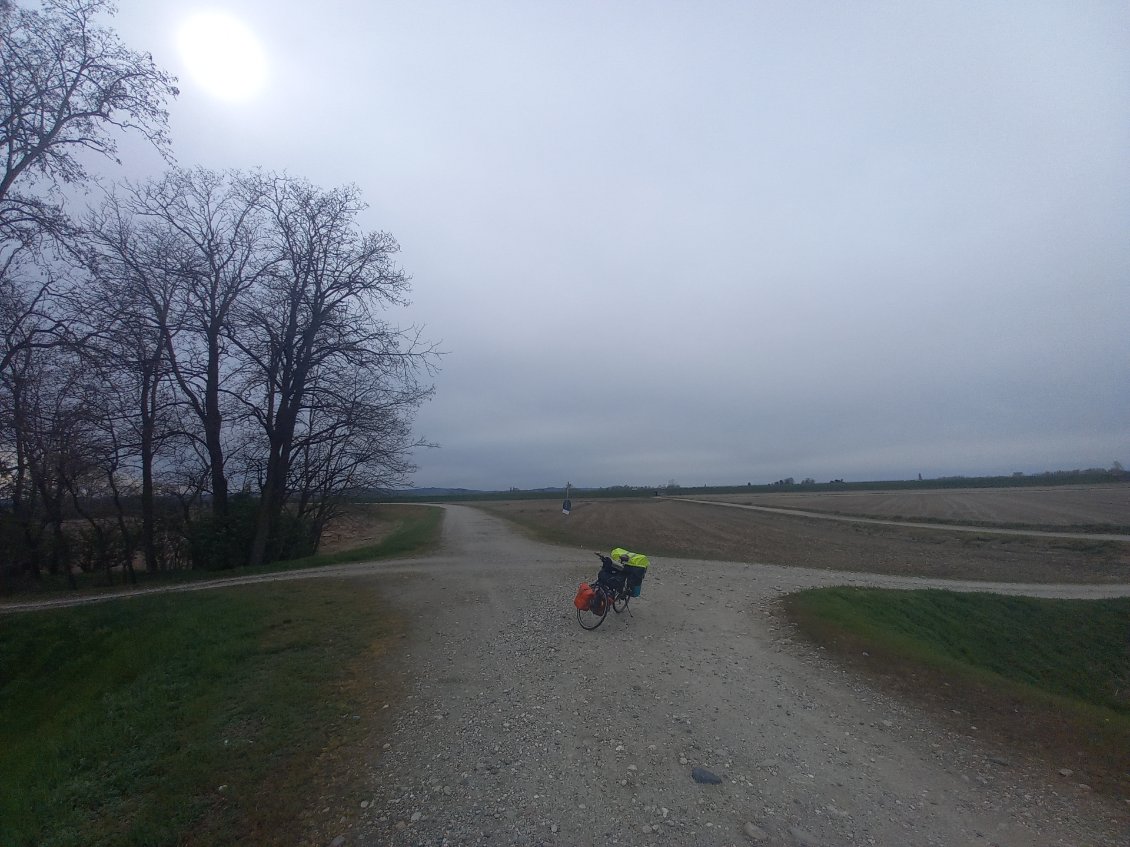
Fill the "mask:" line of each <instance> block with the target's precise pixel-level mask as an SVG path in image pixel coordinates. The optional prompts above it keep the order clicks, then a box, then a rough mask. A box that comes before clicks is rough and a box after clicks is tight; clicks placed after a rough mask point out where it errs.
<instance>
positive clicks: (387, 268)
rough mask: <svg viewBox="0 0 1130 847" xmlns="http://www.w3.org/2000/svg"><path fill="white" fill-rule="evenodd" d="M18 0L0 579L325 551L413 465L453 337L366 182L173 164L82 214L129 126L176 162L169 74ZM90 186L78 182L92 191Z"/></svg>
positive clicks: (3, 252)
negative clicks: (423, 299) (365, 193)
mask: <svg viewBox="0 0 1130 847" xmlns="http://www.w3.org/2000/svg"><path fill="white" fill-rule="evenodd" d="M112 11H113V9H112V7H111V6H110V5H109V4H108V3H107V2H105V0H44V2H43V3H42V4H40V6H39V7H38V8H36V9H29V8H24V7H21V6H19V5H16V4H15V3H13V2H10V0H0V150H2V152H3V154H4V163H3V171H2V173H0V497H2V499H0V576H6V577H12V576H16V575H22V576H25V577H37V576H39V575H40V574H41V573H42V572H43V570H47V571H49V572H52V573H66V574H67V575H68V577H71V579H72V583H73V577H72V576H71V575H72V573H73V569H74V568H81V569H83V570H95V569H105V571H106V573H107V575H109V574H110V573H111V568H112V567H114V566H119V565H120V566H124V567H125V569H126V571H127V572H128V573H130V574H131V575H132V573H133V571H132V567H133V563H134V561H135V559H140V560H141V561H143V562H144V565H145V567H146V568H148V569H150V570H160V569H165V568H176V567H186V566H192V567H233V566H237V565H241V564H245V563H260V562H264V561H270V560H274V559H280V558H290V557H293V556H298V555H303V554H306V553H309V552H312V551H313V550H315V549H316V548H317V545H318V543H319V540H320V538H321V534H322V531H323V529H324V527H325V526H326V523H327V522H328V521H329V520H330V519H331V517H332V516H333V514H334V510H335V508H336V507H337V505H338V504H339V503H340V501H341V498H342V497H343V496H344V495H345V494H347V493H348V492H350V491H351V490H355V489H363V488H373V487H388V486H392V485H397V484H403V483H404V482H405V481H406V479H407V476H408V474H409V473H410V471H411V470H412V469H413V468H412V466H411V464H410V451H411V449H412V448H413V447H415V446H418V445H419V442H418V441H416V440H414V438H413V436H412V433H411V423H412V420H413V417H414V414H415V411H416V409H417V408H418V406H419V404H420V403H421V402H423V400H424V399H425V398H426V397H427V396H429V394H430V391H431V388H430V386H428V385H426V384H424V383H423V382H422V381H421V378H422V377H423V376H426V375H429V374H430V373H431V369H432V366H433V364H434V356H435V353H434V350H433V349H432V348H430V347H429V346H428V345H426V344H425V343H424V342H422V340H421V339H420V337H419V334H418V332H417V331H414V330H413V331H407V332H406V331H401V330H398V329H397V328H395V327H393V326H392V325H390V324H389V323H388V322H387V321H386V320H385V319H384V318H383V317H382V315H383V312H384V310H385V309H386V308H388V307H390V306H395V305H401V304H403V303H404V302H405V297H406V295H407V292H408V288H409V280H408V277H407V276H406V275H405V274H404V273H403V272H402V271H401V270H400V269H399V268H398V267H397V266H396V264H395V263H394V261H393V256H394V255H395V254H396V252H397V251H398V245H397V243H396V241H395V240H394V239H393V238H392V236H390V235H388V234H387V233H383V232H366V231H364V230H363V229H362V228H361V227H360V225H359V223H358V216H359V214H360V213H361V211H362V210H363V209H364V204H363V203H362V201H361V198H360V196H359V192H358V190H357V189H356V188H355V187H344V188H337V189H332V190H324V189H321V188H318V187H317V186H314V185H311V184H310V183H308V182H306V181H305V180H302V179H299V178H295V177H292V176H287V175H279V174H272V173H263V172H251V173H247V172H236V171H229V172H215V171H208V170H203V169H186V168H175V167H174V168H171V169H170V170H169V171H168V172H167V173H166V174H164V175H163V176H161V177H159V178H155V179H150V180H147V181H143V182H122V183H120V184H118V185H116V186H114V187H113V188H111V189H110V190H108V191H106V192H105V193H104V195H103V196H102V198H101V200H100V201H97V202H95V203H94V204H93V205H92V206H90V207H88V208H85V209H81V210H76V209H74V208H71V207H70V206H69V205H68V203H67V202H66V200H65V198H66V196H67V189H68V187H72V186H79V185H83V184H86V183H88V182H89V181H90V179H91V174H90V173H88V170H87V168H88V167H89V163H90V162H93V161H97V159H98V157H103V158H108V159H111V160H115V161H116V160H117V139H118V137H119V136H120V134H121V133H122V132H134V133H138V134H140V135H141V136H143V137H144V138H146V139H147V140H148V141H149V142H150V143H152V144H153V145H154V146H155V147H156V148H157V149H158V150H159V151H161V152H162V154H164V155H165V156H166V158H169V156H170V142H169V138H168V134H167V110H166V104H167V102H168V101H169V99H170V98H172V97H174V96H175V95H176V94H177V89H176V88H175V86H174V79H173V78H172V77H170V76H169V75H168V74H166V73H165V72H163V71H161V70H160V69H158V68H157V67H156V66H155V65H154V63H153V60H152V58H151V57H150V56H148V55H147V54H141V53H137V52H134V51H131V50H129V49H127V48H126V47H125V46H124V45H122V44H121V42H120V41H119V39H118V37H117V36H116V34H115V33H114V32H113V31H112V30H110V29H107V28H105V27H102V26H99V25H98V24H97V22H96V18H97V17H98V16H100V15H102V14H105V13H111V12H112ZM72 193H73V192H72Z"/></svg>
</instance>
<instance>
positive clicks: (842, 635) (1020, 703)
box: [784, 588, 1130, 798]
mask: <svg viewBox="0 0 1130 847" xmlns="http://www.w3.org/2000/svg"><path fill="white" fill-rule="evenodd" d="M784 603H785V608H786V610H787V612H788V613H789V615H790V617H791V618H792V619H793V621H794V622H795V623H796V624H797V625H798V627H799V629H800V630H801V632H802V633H804V634H805V635H806V636H808V637H809V638H811V639H812V640H814V641H816V642H817V643H819V644H821V645H823V646H825V647H827V648H828V649H830V650H832V651H833V652H835V653H837V654H838V655H839V656H840V657H842V658H844V659H846V660H847V661H848V662H849V663H851V664H852V665H853V666H855V667H858V668H861V669H863V670H865V671H866V672H868V673H870V674H873V675H875V676H876V677H878V678H880V679H881V680H882V682H883V683H884V684H885V685H886V686H887V687H891V688H894V689H895V690H897V691H898V692H899V693H901V694H904V695H907V696H910V697H913V698H914V699H916V700H919V701H920V702H926V703H927V704H928V705H932V706H937V707H938V714H939V715H942V716H944V717H945V719H946V720H947V721H948V722H950V723H954V724H959V725H960V726H959V727H958V728H959V729H960V730H961V731H963V732H969V731H971V727H974V726H975V727H978V730H977V732H978V734H979V735H980V736H981V737H983V738H989V739H992V740H995V741H999V742H1003V743H1005V744H1007V745H1008V746H1011V747H1013V748H1018V749H1021V750H1023V751H1024V752H1026V753H1028V754H1032V755H1039V756H1040V757H1042V758H1044V759H1046V760H1047V761H1048V763H1049V764H1052V765H1054V767H1055V769H1056V770H1059V769H1062V768H1064V767H1065V763H1068V764H1066V767H1067V768H1069V769H1071V770H1072V771H1073V774H1072V782H1075V783H1078V782H1085V783H1086V784H1088V785H1090V786H1091V787H1092V788H1095V789H1097V790H1100V791H1102V792H1104V793H1108V794H1111V795H1113V796H1118V797H1122V798H1127V797H1130V641H1128V634H1130V598H1119V599H1111V600H1046V599H1038V598H1028V597H1005V596H1001V595H993V594H966V593H958V592H950V591H934V590H931V591H893V590H882V589H862V588H823V589H812V590H809V591H802V592H799V593H797V594H793V595H790V596H788V597H786V598H785V600H784Z"/></svg>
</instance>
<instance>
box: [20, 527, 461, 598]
mask: <svg viewBox="0 0 1130 847" xmlns="http://www.w3.org/2000/svg"><path fill="white" fill-rule="evenodd" d="M379 509H380V517H379V518H377V519H378V520H381V521H385V522H388V523H389V524H390V528H389V531H388V533H387V534H386V535H385V536H384V538H382V540H381V541H379V542H378V543H376V544H369V545H366V546H363V547H355V548H350V549H348V550H340V551H338V552H335V553H319V554H317V555H314V556H306V557H304V558H302V559H290V560H288V561H282V562H270V563H269V564H266V565H260V566H259V567H255V568H247V567H244V568H234V569H231V570H206V569H187V568H186V569H181V570H171V571H159V572H157V573H147V572H146V571H143V570H139V571H137V584H136V585H133V584H130V583H129V582H128V581H127V580H126V578H125V575H124V574H121V573H119V574H118V575H117V576H116V577H115V580H116V582H115V583H114V584H113V585H108V584H107V582H106V575H105V574H104V573H103V572H101V571H97V572H92V573H79V572H76V573H75V580H76V582H77V584H78V588H77V589H74V588H71V587H70V585H69V584H68V583H67V579H66V577H65V576H64V575H62V574H55V575H51V574H44V575H43V577H42V579H41V580H40V581H39V582H38V583H35V584H33V585H27V584H20V585H18V586H11V585H8V586H5V585H4V584H3V582H2V581H0V597H6V598H8V599H11V600H24V599H29V600H30V599H35V598H36V596H37V595H44V594H60V595H64V594H65V595H67V596H75V595H85V594H106V593H114V592H120V591H128V590H130V589H133V588H154V587H159V586H161V585H173V584H180V583H185V582H201V581H206V580H212V579H223V578H225V577H234V576H256V575H258V574H264V573H278V572H281V571H291V570H299V569H302V568H316V567H323V566H325V565H341V564H347V563H350V562H366V561H372V560H376V559H388V558H393V557H396V556H403V555H408V554H416V553H421V552H425V551H426V550H428V549H430V548H431V547H432V546H434V544H435V543H436V542H437V541H438V539H439V535H440V528H441V526H442V523H443V510H442V509H440V508H438V507H435V506H422V505H421V506H416V505H411V506H405V505H382V506H380V507H379ZM5 588H6V589H7V590H4V589H5Z"/></svg>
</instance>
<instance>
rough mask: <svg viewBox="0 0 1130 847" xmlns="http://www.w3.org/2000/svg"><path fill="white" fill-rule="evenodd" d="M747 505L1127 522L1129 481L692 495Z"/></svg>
mask: <svg viewBox="0 0 1130 847" xmlns="http://www.w3.org/2000/svg"><path fill="white" fill-rule="evenodd" d="M696 499H700V500H719V501H722V502H726V503H741V504H743V505H748V506H772V507H774V508H780V509H801V510H804V511H811V512H828V513H830V514H837V515H856V516H859V517H869V518H888V519H891V520H914V521H923V520H925V521H931V520H934V521H945V522H952V523H967V524H975V525H985V526H1006V527H1007V526H1022V527H1032V528H1047V529H1056V528H1058V529H1072V528H1096V529H1097V528H1103V529H1107V530H1110V531H1117V530H1123V531H1125V528H1126V527H1127V526H1128V525H1130V485H1126V484H1121V485H1119V484H1112V485H1078V486H1074V485H1073V486H1050V487H1047V488H962V489H947V490H934V491H843V492H817V493H809V492H796V493H792V492H781V493H779V494H778V493H774V494H712V495H706V496H703V497H696Z"/></svg>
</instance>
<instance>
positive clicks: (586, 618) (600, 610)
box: [577, 593, 612, 629]
mask: <svg viewBox="0 0 1130 847" xmlns="http://www.w3.org/2000/svg"><path fill="white" fill-rule="evenodd" d="M597 598H598V599H597V601H596V602H595V603H594V606H590V607H589V608H587V609H577V623H579V624H580V625H581V628H582V629H596V628H597V627H598V626H600V625H601V624H602V623H604V619H605V618H606V617H608V609H609V608H610V607H611V606H612V600H611V599H610V598H609V597H608V596H607V595H605V594H603V593H601V594H598V595H597Z"/></svg>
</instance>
